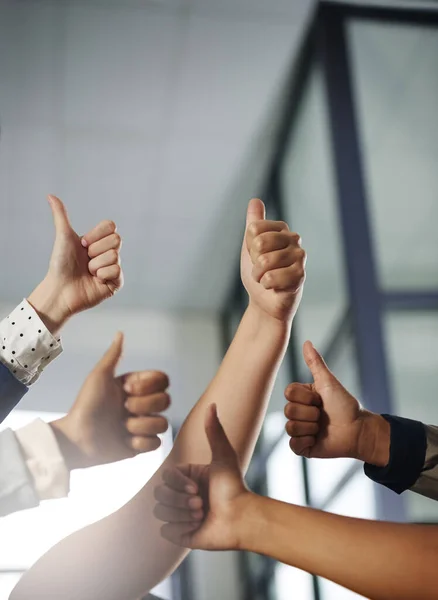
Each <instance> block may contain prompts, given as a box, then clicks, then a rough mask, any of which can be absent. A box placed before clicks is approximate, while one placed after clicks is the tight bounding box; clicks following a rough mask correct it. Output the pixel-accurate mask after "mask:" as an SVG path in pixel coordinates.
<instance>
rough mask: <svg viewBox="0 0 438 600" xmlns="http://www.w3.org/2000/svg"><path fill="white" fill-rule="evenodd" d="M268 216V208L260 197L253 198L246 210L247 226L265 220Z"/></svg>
mask: <svg viewBox="0 0 438 600" xmlns="http://www.w3.org/2000/svg"><path fill="white" fill-rule="evenodd" d="M265 218H266V209H265V205H264V204H263V202H262V201H261V200H260V198H251V200H250V201H249V203H248V208H247V211H246V226H247V227H248V225H249V224H250V223H253V222H254V221H263V220H264V219H265Z"/></svg>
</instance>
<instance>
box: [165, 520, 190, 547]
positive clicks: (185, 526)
mask: <svg viewBox="0 0 438 600" xmlns="http://www.w3.org/2000/svg"><path fill="white" fill-rule="evenodd" d="M199 527H200V523H199V522H195V523H166V524H165V525H163V526H162V527H161V530H160V533H161V536H162V537H163V538H164V539H165V540H167V541H169V542H171V543H172V544H175V545H176V546H182V547H183V548H192V547H193V546H192V535H193V534H194V533H195V531H196V530H197V529H199Z"/></svg>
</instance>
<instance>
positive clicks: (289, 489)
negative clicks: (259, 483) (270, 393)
mask: <svg viewBox="0 0 438 600" xmlns="http://www.w3.org/2000/svg"><path fill="white" fill-rule="evenodd" d="M284 423H285V418H284V415H283V413H275V414H272V415H269V416H268V417H267V419H266V423H265V427H264V440H265V443H266V444H270V443H271V442H272V441H274V440H277V439H278V437H279V435H281V434H283V435H282V437H281V439H280V441H279V443H278V444H277V446H276V448H275V450H274V451H273V452H272V454H271V456H270V457H269V459H268V461H267V465H266V472H267V485H268V495H269V496H270V497H271V498H275V499H276V500H281V501H283V502H290V503H293V504H300V505H304V504H305V503H306V501H305V494H304V481H303V469H302V461H301V458H300V457H299V456H296V454H294V453H293V452H292V451H291V449H290V448H289V439H290V438H289V436H287V435H286V434H285V433H284Z"/></svg>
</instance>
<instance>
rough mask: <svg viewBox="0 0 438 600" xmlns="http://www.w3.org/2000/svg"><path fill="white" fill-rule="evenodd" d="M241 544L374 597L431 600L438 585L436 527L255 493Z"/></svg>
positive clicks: (246, 512)
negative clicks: (312, 506)
mask: <svg viewBox="0 0 438 600" xmlns="http://www.w3.org/2000/svg"><path fill="white" fill-rule="evenodd" d="M245 503H246V506H245V507H244V508H243V510H241V514H242V515H244V516H243V521H242V529H241V548H242V549H245V550H249V551H251V552H257V553H259V554H265V555H267V556H270V557H272V558H274V559H276V560H279V561H281V562H284V563H287V564H289V565H292V566H294V567H298V568H299V569H303V570H305V571H308V572H310V573H314V574H316V575H319V576H321V577H324V578H326V579H330V580H332V581H334V582H336V583H338V584H340V585H342V586H344V587H346V588H349V589H351V590H353V591H355V592H357V593H359V594H361V595H363V596H365V597H367V598H372V599H373V600H393V598H397V599H398V600H412V598H416V599H417V600H429V599H431V600H432V599H433V598H436V590H437V589H438V573H437V570H436V564H437V560H438V531H437V530H436V529H435V528H434V527H430V526H419V525H406V524H404V525H403V524H392V523H383V522H377V521H366V520H361V519H352V518H347V517H341V516H338V515H334V514H331V513H326V512H322V511H317V510H314V509H310V508H304V507H299V506H292V505H289V504H285V503H282V502H277V501H275V500H271V499H268V498H262V497H260V496H255V495H253V494H251V495H248V497H247V498H245Z"/></svg>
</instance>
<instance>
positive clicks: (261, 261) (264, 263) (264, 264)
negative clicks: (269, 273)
mask: <svg viewBox="0 0 438 600" xmlns="http://www.w3.org/2000/svg"><path fill="white" fill-rule="evenodd" d="M270 262H271V261H270V260H269V256H268V255H267V254H263V255H262V256H259V258H258V259H257V263H258V266H259V267H260V269H268V268H269V264H270Z"/></svg>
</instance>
